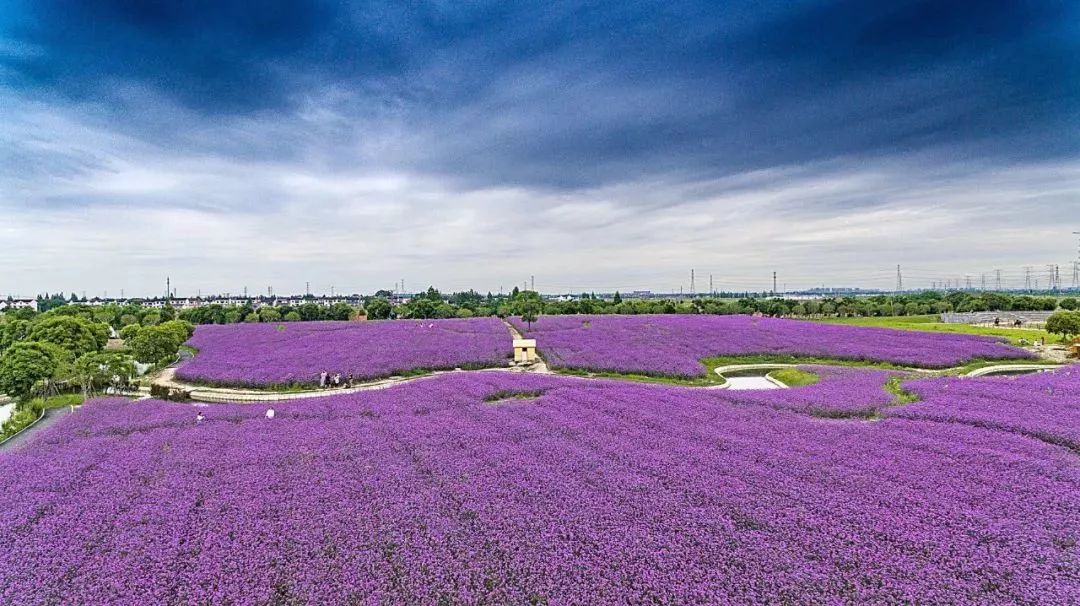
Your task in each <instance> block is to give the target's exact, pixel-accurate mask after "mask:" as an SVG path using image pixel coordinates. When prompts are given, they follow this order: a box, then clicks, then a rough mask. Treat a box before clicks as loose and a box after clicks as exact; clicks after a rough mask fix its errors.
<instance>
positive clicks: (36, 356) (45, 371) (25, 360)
mask: <svg viewBox="0 0 1080 606" xmlns="http://www.w3.org/2000/svg"><path fill="white" fill-rule="evenodd" d="M67 356H68V354H67V352H65V351H64V350H62V349H60V348H59V347H58V346H56V345H54V344H52V343H42V342H37V341H20V342H18V343H15V344H14V345H12V346H11V347H9V348H8V349H7V351H5V352H4V355H3V356H0V393H6V394H7V395H9V396H11V397H13V398H17V399H19V400H24V401H25V400H27V399H28V398H30V396H32V395H33V394H34V392H35V390H36V389H37V387H38V384H39V383H43V384H44V385H45V387H47V386H48V383H49V380H50V379H52V378H53V377H54V376H55V375H56V374H57V372H58V371H59V370H60V367H61V364H62V363H63V362H64V361H65V358H66V357H67ZM43 391H44V390H43Z"/></svg>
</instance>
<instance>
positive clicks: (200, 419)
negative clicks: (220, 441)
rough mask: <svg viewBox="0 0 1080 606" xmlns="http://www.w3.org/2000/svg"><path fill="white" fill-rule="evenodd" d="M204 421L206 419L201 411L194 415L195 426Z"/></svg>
mask: <svg viewBox="0 0 1080 606" xmlns="http://www.w3.org/2000/svg"><path fill="white" fill-rule="evenodd" d="M204 419H206V417H204V416H203V413H202V411H200V412H199V413H198V414H197V415H195V424H196V425H198V424H199V423H202V422H203V420H204Z"/></svg>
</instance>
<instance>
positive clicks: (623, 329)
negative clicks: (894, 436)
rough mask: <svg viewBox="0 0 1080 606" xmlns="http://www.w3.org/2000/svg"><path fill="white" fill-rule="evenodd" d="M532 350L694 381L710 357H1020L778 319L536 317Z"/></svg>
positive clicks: (992, 344)
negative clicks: (704, 359) (703, 359)
mask: <svg viewBox="0 0 1080 606" xmlns="http://www.w3.org/2000/svg"><path fill="white" fill-rule="evenodd" d="M512 322H513V323H514V325H515V326H517V327H518V328H519V330H522V332H525V333H527V334H528V336H529V337H535V338H536V339H537V348H538V349H539V350H540V353H541V355H543V356H544V357H545V359H546V360H547V362H548V364H550V365H552V366H553V367H555V368H567V369H580V370H593V371H613V372H629V373H639V372H644V373H652V374H659V375H668V376H679V377H699V376H701V375H703V374H704V373H705V367H704V366H702V365H701V363H700V362H699V360H701V359H702V358H706V357H710V356H748V355H779V356H796V357H799V356H805V357H816V358H830V359H842V360H864V361H875V362H890V363H893V364H899V365H904V366H917V367H924V368H945V367H949V366H955V365H958V364H962V363H964V362H966V361H969V360H972V359H1006V358H1026V357H1030V354H1028V353H1027V352H1025V351H1024V350H1022V349H1019V348H1016V347H1012V346H1009V345H1006V344H1004V343H1001V342H999V341H997V340H995V339H993V338H989V337H978V336H972V335H956V334H942V333H926V332H915V331H903V330H890V329H887V328H863V327H857V326H844V325H837V324H818V323H814V322H801V321H797V320H783V319H778V318H752V317H750V316H709V315H653V316H650V315H641V316H541V317H540V318H539V320H538V321H536V322H533V325H532V329H531V330H527V329H526V325H525V324H524V323H523V322H521V321H520V320H518V319H514V320H512Z"/></svg>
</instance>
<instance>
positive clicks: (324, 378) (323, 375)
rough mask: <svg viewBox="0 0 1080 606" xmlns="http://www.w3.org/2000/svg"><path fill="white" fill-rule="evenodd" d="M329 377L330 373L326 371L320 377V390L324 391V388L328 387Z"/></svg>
mask: <svg viewBox="0 0 1080 606" xmlns="http://www.w3.org/2000/svg"><path fill="white" fill-rule="evenodd" d="M327 375H328V373H327V372H326V371H325V370H324V371H322V373H321V374H320V375H319V389H322V388H324V387H326V377H327Z"/></svg>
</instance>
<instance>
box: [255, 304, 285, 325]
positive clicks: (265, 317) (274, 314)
mask: <svg viewBox="0 0 1080 606" xmlns="http://www.w3.org/2000/svg"><path fill="white" fill-rule="evenodd" d="M259 319H260V320H262V321H263V322H280V321H281V312H280V311H278V310H277V309H275V308H273V307H270V306H269V305H264V306H262V307H260V308H259Z"/></svg>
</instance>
